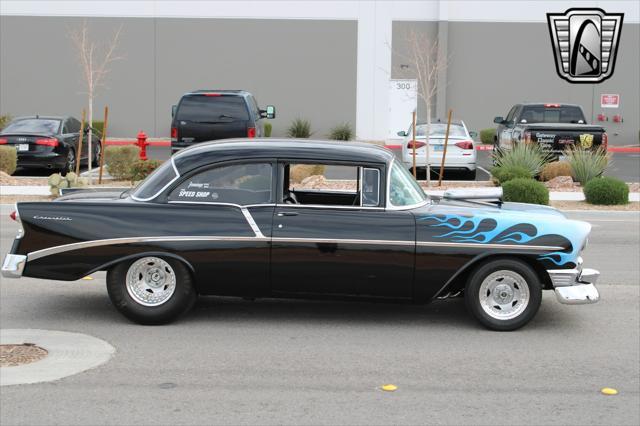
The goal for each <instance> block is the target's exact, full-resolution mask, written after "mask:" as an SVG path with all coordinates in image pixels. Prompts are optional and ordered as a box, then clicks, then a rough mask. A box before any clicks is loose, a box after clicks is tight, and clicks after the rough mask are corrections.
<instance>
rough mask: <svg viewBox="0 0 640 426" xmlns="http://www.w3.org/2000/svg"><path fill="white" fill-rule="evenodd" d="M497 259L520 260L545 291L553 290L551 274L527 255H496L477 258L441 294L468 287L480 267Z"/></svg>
mask: <svg viewBox="0 0 640 426" xmlns="http://www.w3.org/2000/svg"><path fill="white" fill-rule="evenodd" d="M496 259H517V260H520V261H522V262H524V263H526V264H527V265H529V266H530V267H531V268H532V269H533V270H534V271H535V272H536V274H537V275H538V278H539V279H540V282H541V283H542V288H543V289H545V290H548V289H552V288H553V286H552V284H551V279H550V278H549V274H548V273H547V271H546V269H544V267H543V266H542V265H541V264H540V263H539V262H536V261H535V260H534V259H532V258H531V257H530V256H526V255H516V254H494V255H488V256H484V257H481V258H476V259H474V260H473V261H471V262H469V263H468V264H467V265H466V266H465V267H464V269H463V270H462V271H461V272H459V273H458V274H457V275H456V276H455V277H453V279H452V280H451V281H450V282H449V283H448V284H447V285H446V286H445V287H444V288H443V290H442V291H441V293H445V290H447V291H450V292H455V291H459V290H463V289H464V287H465V286H466V285H467V281H468V280H469V275H471V273H472V272H473V271H474V270H475V269H476V268H477V267H479V266H480V265H483V264H485V263H487V262H491V261H494V260H496Z"/></svg>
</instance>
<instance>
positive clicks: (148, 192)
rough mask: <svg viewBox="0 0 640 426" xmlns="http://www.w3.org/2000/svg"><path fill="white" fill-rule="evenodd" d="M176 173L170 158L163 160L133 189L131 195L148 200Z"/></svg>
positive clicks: (167, 183) (157, 193) (174, 177)
mask: <svg viewBox="0 0 640 426" xmlns="http://www.w3.org/2000/svg"><path fill="white" fill-rule="evenodd" d="M177 176H178V175H177V174H176V170H175V168H174V167H173V164H172V162H171V160H169V161H165V162H164V163H163V164H162V165H160V167H158V168H157V169H156V170H154V171H153V173H151V174H150V175H149V176H147V178H146V179H145V180H143V181H142V182H140V183H139V184H138V186H137V187H136V188H135V189H134V190H133V192H132V194H131V195H132V196H133V198H134V199H137V200H150V199H153V198H155V197H157V196H158V195H159V194H160V192H161V191H162V190H163V189H164V188H165V187H166V186H168V185H169V184H170V183H171V182H173V180H175V179H176V177H177Z"/></svg>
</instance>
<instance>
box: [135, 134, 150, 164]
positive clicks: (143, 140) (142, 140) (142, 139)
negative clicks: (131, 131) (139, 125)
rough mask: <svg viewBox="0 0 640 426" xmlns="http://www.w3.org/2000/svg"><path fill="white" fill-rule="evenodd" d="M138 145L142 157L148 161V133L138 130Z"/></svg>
mask: <svg viewBox="0 0 640 426" xmlns="http://www.w3.org/2000/svg"><path fill="white" fill-rule="evenodd" d="M137 145H138V148H140V159H141V160H143V161H147V145H149V142H147V134H146V133H145V132H143V131H142V130H140V132H138V143H137Z"/></svg>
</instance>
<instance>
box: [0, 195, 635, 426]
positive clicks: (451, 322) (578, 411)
mask: <svg viewBox="0 0 640 426" xmlns="http://www.w3.org/2000/svg"><path fill="white" fill-rule="evenodd" d="M10 208H11V207H10V206H2V207H1V208H0V254H2V255H3V256H4V254H5V253H6V252H7V250H8V249H9V247H10V243H11V240H12V239H13V236H14V235H15V232H16V228H17V227H16V223H15V222H13V221H10V219H9V218H8V217H7V215H8V213H9V211H10ZM569 216H570V217H571V218H575V219H582V220H587V221H589V222H590V223H591V224H592V225H593V232H592V236H591V239H590V244H589V246H588V248H587V249H586V251H585V252H584V255H583V257H584V259H585V266H588V267H593V268H597V269H600V271H601V273H602V275H601V279H600V281H601V282H600V284H599V289H600V291H601V296H602V297H601V301H600V302H599V303H597V304H595V305H585V306H567V305H561V304H559V303H557V302H556V300H555V297H554V295H553V293H549V292H545V295H544V300H543V304H542V307H541V309H540V311H539V313H538V315H537V317H536V318H535V319H534V320H533V321H532V322H531V323H530V324H529V325H528V326H526V327H525V328H524V329H521V330H519V331H516V332H511V333H498V332H490V331H487V330H484V329H482V328H481V327H480V326H478V325H477V324H476V322H475V321H474V320H473V319H472V318H471V317H470V316H469V315H468V314H467V313H466V312H465V309H464V304H463V303H462V301H461V300H460V299H455V300H450V301H442V302H435V303H433V304H431V305H426V306H416V305H388V304H368V303H339V302H323V301H314V302H307V301H289V300H269V299H267V300H258V301H255V302H249V301H244V300H236V299H225V298H202V299H201V300H199V301H198V303H197V304H196V307H195V309H194V310H193V311H192V312H191V313H190V314H189V315H187V316H186V317H184V318H182V319H181V320H179V321H178V322H176V323H174V324H172V325H168V326H160V327H148V326H146V327H145V326H139V325H135V324H132V323H130V322H128V321H127V320H125V319H124V318H123V317H121V316H120V314H118V313H117V312H116V310H115V309H114V308H113V307H112V306H111V304H110V302H109V299H108V297H107V294H106V289H105V282H104V277H105V274H104V273H97V274H95V275H94V276H93V278H94V279H93V280H81V281H76V282H69V283H67V282H58V281H55V282H54V281H47V280H36V279H28V278H26V279H20V280H10V279H5V278H2V283H1V285H0V324H1V325H2V328H41V329H51V330H61V331H70V332H79V333H86V334H89V335H92V336H95V337H98V338H100V339H103V340H106V341H107V342H109V343H110V344H111V345H113V346H114V347H115V348H116V354H115V356H114V357H113V358H112V359H111V361H109V362H108V363H106V364H104V365H102V366H100V367H98V368H96V369H93V370H89V371H86V372H83V373H80V374H78V375H75V376H71V377H68V378H65V379H62V380H59V381H56V382H50V383H42V384H33V385H19V386H10V387H3V388H2V389H1V390H0V407H1V409H0V424H3V425H4V424H7V425H9V424H69V425H74V424H176V425H179V424H202V423H207V424H392V423H393V424H426V423H428V424H505V425H506V424H514V425H515V424H563V425H564V424H571V425H574V424H575V425H578V424H580V425H586V424H616V425H637V424H639V423H640V329H639V327H638V324H639V321H640V318H639V315H640V306H639V301H640V286H639V282H640V268H639V266H638V256H639V255H640V242H639V240H640V214H639V213H638V212H630V213H609V212H585V213H569ZM300 279H301V280H303V279H304V277H300ZM387 383H391V384H394V385H396V386H397V387H398V390H397V391H395V392H389V393H388V392H383V391H381V390H379V386H381V385H383V384H387ZM605 386H607V387H613V388H615V389H617V390H618V391H619V394H618V395H616V396H604V395H602V394H600V389H601V388H603V387H605Z"/></svg>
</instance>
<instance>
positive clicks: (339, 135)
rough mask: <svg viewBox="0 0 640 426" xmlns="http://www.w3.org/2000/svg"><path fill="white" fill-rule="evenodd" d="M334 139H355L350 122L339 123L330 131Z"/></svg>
mask: <svg viewBox="0 0 640 426" xmlns="http://www.w3.org/2000/svg"><path fill="white" fill-rule="evenodd" d="M329 139H330V140H332V141H350V140H351V139H353V130H352V129H351V125H350V124H349V123H343V124H338V125H337V126H335V127H334V128H332V129H331V131H330V132H329Z"/></svg>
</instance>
